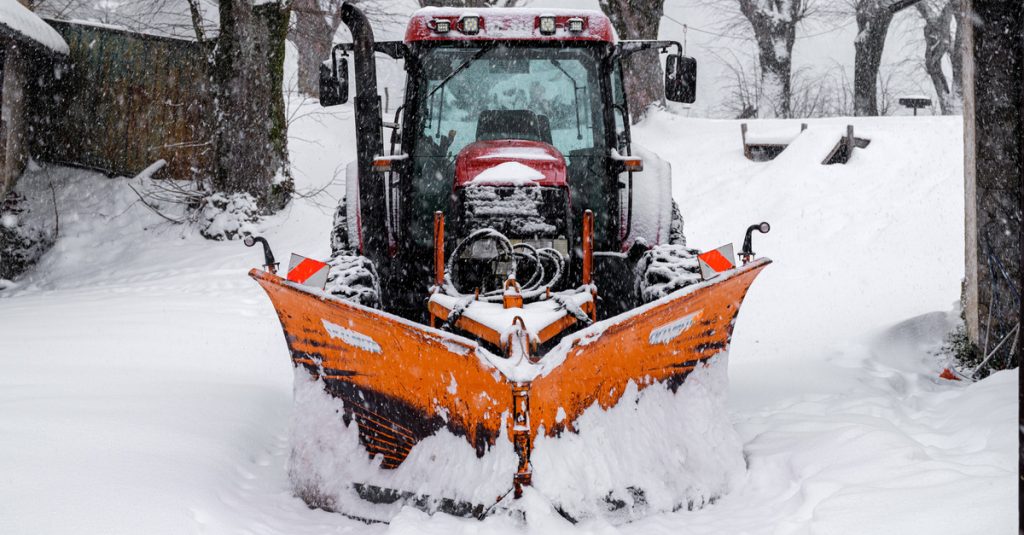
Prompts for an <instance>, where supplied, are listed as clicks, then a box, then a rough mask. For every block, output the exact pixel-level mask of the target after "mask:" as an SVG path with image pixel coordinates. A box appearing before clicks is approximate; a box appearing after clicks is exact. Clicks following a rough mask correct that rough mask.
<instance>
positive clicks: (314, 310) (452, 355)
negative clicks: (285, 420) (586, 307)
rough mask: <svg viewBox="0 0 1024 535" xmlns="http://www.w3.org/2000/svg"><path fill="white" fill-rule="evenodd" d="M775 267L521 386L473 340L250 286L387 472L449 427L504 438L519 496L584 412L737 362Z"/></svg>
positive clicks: (602, 327)
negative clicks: (740, 329)
mask: <svg viewBox="0 0 1024 535" xmlns="http://www.w3.org/2000/svg"><path fill="white" fill-rule="evenodd" d="M769 263H770V260H768V259H760V260H757V261H754V262H751V263H750V264H748V265H746V266H744V267H741V268H737V269H735V270H732V271H729V272H726V273H724V274H722V275H721V276H719V277H716V278H714V279H712V280H709V281H705V282H702V283H699V284H696V285H694V286H691V287H688V288H685V289H683V290H680V291H678V292H676V293H675V294H672V295H669V296H667V297H665V298H663V299H660V300H658V301H655V302H653V303H650V304H648V305H645V306H643V307H640V308H638V309H635V310H632V311H630V312H627V313H625V314H622V315H619V316H616V317H613V318H609V319H607V320H604V321H601V322H598V323H596V324H593V325H591V326H590V327H587V328H584V329H582V330H579V331H577V332H575V333H573V334H570V335H568V336H565V337H564V338H563V339H562V341H561V342H560V343H559V345H558V346H556V347H554V348H553V349H551V350H550V351H549V352H548V353H547V354H545V355H532V356H531V357H533V359H532V360H531V361H529V362H525V361H524V364H523V365H522V366H520V367H519V368H518V369H517V370H516V371H515V372H514V373H512V374H511V377H512V378H511V379H510V378H509V377H510V375H506V374H507V373H508V371H509V367H508V365H507V363H508V362H509V361H508V360H507V359H506V358H505V357H501V356H498V355H495V354H494V353H492V352H490V351H488V350H487V349H486V348H485V347H483V346H481V345H479V344H478V343H477V342H475V341H473V340H469V339H467V338H464V337H461V336H458V335H455V334H451V333H448V332H445V331H441V330H438V329H433V328H430V327H427V326H424V325H420V324H418V323H414V322H411V321H408V320H405V319H402V318H399V317H397V316H393V315H391V314H387V313H385V312H381V311H379V310H375V309H370V308H366V307H363V306H360V305H355V304H352V303H349V302H346V301H342V300H338V299H335V298H333V297H331V296H329V295H327V294H325V293H323V292H320V291H317V290H311V289H309V288H306V287H302V286H300V285H297V284H295V283H292V282H289V281H287V280H285V279H283V278H281V277H278V276H276V275H273V274H271V273H267V272H263V271H260V270H255V269H254V270H252V271H251V272H250V276H251V277H253V278H254V279H255V280H256V281H257V282H258V283H259V284H260V286H262V287H263V289H264V290H265V291H266V292H267V295H268V296H269V297H270V299H271V301H272V302H273V304H274V307H275V309H276V310H277V314H278V316H279V318H280V320H281V325H282V328H283V329H284V333H285V339H286V341H287V343H288V348H289V350H290V352H291V357H292V360H293V362H294V364H295V365H296V366H300V365H301V366H303V367H305V368H306V369H307V370H308V371H309V372H310V373H311V374H313V375H314V376H315V377H318V378H320V379H322V380H323V382H324V388H325V390H326V391H327V393H328V394H330V395H331V396H333V397H335V398H338V399H340V400H341V401H342V402H343V404H344V411H345V414H344V415H343V416H344V417H345V418H346V420H345V422H346V424H347V423H348V422H349V421H350V420H349V419H348V418H351V419H354V420H355V422H356V423H357V425H358V431H359V442H360V444H361V445H362V446H363V447H364V448H365V450H366V453H367V454H368V456H369V457H371V458H372V457H376V456H378V455H379V456H381V457H382V458H383V459H382V462H381V465H380V467H381V468H385V469H391V468H397V467H398V466H400V465H401V464H402V462H403V461H404V460H405V459H406V457H407V456H408V455H409V454H410V451H412V449H413V448H414V447H415V446H416V444H417V443H418V442H419V441H421V440H423V439H424V438H426V437H428V436H431V435H433V434H434V433H436V432H438V431H439V430H440V429H442V428H446V429H447V430H448V431H450V432H451V433H452V434H454V435H456V436H460V437H464V438H465V440H467V441H468V442H469V443H470V444H471V445H472V446H473V447H474V448H475V449H476V453H477V456H478V457H480V456H483V455H484V454H485V453H486V452H487V451H488V450H489V449H490V448H491V447H492V446H494V445H495V443H496V441H497V440H498V439H499V437H501V436H502V435H504V436H505V437H507V439H508V440H510V441H512V442H513V443H514V444H515V445H516V453H517V454H519V456H520V466H519V472H518V473H516V474H509V476H510V477H512V476H515V483H516V485H515V486H516V487H517V490H518V487H519V486H520V484H529V483H530V477H529V469H530V465H529V453H530V443H532V441H533V440H534V439H535V438H536V436H537V434H538V432H541V431H539V430H541V429H543V431H542V432H543V433H544V434H545V435H548V436H557V435H558V434H560V433H562V432H564V431H569V432H572V431H574V430H575V429H574V427H573V424H574V422H575V421H576V420H577V418H578V417H579V416H580V415H582V413H583V412H584V410H586V409H587V408H589V407H591V406H592V405H593V404H594V402H597V403H598V405H599V406H600V407H601V408H603V409H608V408H610V407H613V406H614V405H615V404H616V403H617V402H618V401H619V399H620V398H621V396H622V395H623V393H624V392H626V390H627V388H626V387H627V385H628V383H630V382H633V383H634V384H635V385H636V386H637V387H638V388H639V389H643V388H646V387H647V386H650V385H652V384H655V383H665V384H667V385H668V386H669V387H670V388H672V389H673V390H675V389H676V388H678V386H679V385H681V384H682V383H683V381H684V380H685V378H686V376H687V375H688V374H689V373H690V372H691V371H692V370H694V369H695V368H696V367H697V366H700V365H701V363H702V362H704V361H706V360H707V359H709V358H711V357H713V356H715V355H717V354H719V353H721V352H723V351H725V350H726V349H727V348H728V345H729V341H730V338H731V336H732V330H733V326H734V324H735V320H736V316H737V314H738V312H739V308H740V305H741V303H742V301H743V298H744V297H745V295H746V292H747V290H748V288H749V287H750V285H751V283H752V282H753V280H754V278H755V277H756V276H757V275H758V274H759V273H760V271H761V270H762V269H763V268H764V267H765V266H766V265H768V264H769ZM524 370H525V372H524ZM524 373H525V376H524ZM531 374H532V375H531ZM514 400H515V401H518V402H519V403H514ZM523 402H525V403H523ZM299 410H300V411H301V410H302V409H301V407H300V408H299ZM524 410H525V411H526V414H525V418H524V419H520V418H519V417H520V416H522V413H523V411H524ZM517 421H518V422H519V424H518V425H517V424H516V422H517ZM524 421H525V423H526V425H525V426H524V425H523V423H524ZM502 426H505V428H504V429H502ZM517 441H518V442H517Z"/></svg>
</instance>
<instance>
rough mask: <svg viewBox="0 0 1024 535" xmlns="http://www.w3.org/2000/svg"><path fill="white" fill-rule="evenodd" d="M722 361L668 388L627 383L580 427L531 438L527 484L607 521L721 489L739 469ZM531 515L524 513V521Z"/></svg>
mask: <svg viewBox="0 0 1024 535" xmlns="http://www.w3.org/2000/svg"><path fill="white" fill-rule="evenodd" d="M727 367H728V358H727V357H726V355H724V354H721V355H719V356H717V357H714V358H713V359H712V360H711V361H710V363H709V364H708V365H707V366H698V367H697V368H696V369H695V370H694V371H693V372H692V373H691V374H690V375H689V376H687V378H686V382H684V383H683V385H682V386H681V387H680V388H679V390H678V391H677V392H675V393H673V392H672V391H671V390H670V389H668V388H667V387H666V386H665V385H662V384H655V385H653V386H650V387H648V388H646V389H644V390H643V391H639V392H638V391H637V387H636V385H635V384H634V383H632V382H630V383H629V386H628V387H627V390H626V392H625V394H624V395H623V396H622V399H620V400H619V402H618V404H617V405H615V406H614V407H612V408H610V409H609V410H607V411H606V410H604V409H602V408H601V407H599V406H598V405H597V404H596V403H595V404H594V406H592V407H591V408H590V409H588V410H587V411H586V412H585V413H584V414H583V416H581V417H580V418H579V419H578V420H576V422H575V424H574V425H575V427H576V430H577V431H578V434H577V433H563V434H562V435H561V436H559V437H547V436H541V435H538V437H537V440H536V441H535V442H534V450H533V455H532V456H531V459H532V461H533V471H534V476H533V484H534V486H535V487H536V489H537V491H538V492H539V493H540V494H542V495H544V496H545V497H547V498H548V499H549V500H551V502H552V503H553V504H554V506H555V507H557V508H558V509H560V510H561V511H562V512H563V513H564V514H565V515H566V516H568V517H570V518H572V519H574V520H577V521H578V520H594V519H600V520H604V521H608V522H611V523H613V524H621V523H623V522H626V521H630V520H636V519H638V518H643V517H645V516H648V515H651V514H655V513H664V512H672V511H679V510H693V509H697V508H700V507H702V506H703V505H705V504H706V503H709V502H712V501H714V500H717V499H718V498H719V497H721V496H722V495H724V494H726V493H728V492H729V491H730V490H731V489H732V488H733V487H734V486H735V485H736V484H737V483H738V482H739V481H740V480H741V478H742V475H743V472H744V470H745V468H746V466H745V464H744V460H743V451H742V443H741V441H740V438H739V436H738V435H737V434H736V431H735V430H734V429H733V428H732V423H731V422H730V421H729V415H728V413H727V411H726V409H725V399H726V395H727V392H728V374H727ZM529 519H530V515H529V513H527V520H528V521H529Z"/></svg>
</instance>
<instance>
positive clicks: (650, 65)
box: [598, 0, 665, 123]
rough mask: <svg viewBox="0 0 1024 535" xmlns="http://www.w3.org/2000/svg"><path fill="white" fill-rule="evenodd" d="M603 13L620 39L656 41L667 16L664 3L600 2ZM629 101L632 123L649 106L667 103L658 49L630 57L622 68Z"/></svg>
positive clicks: (639, 0) (647, 0)
mask: <svg viewBox="0 0 1024 535" xmlns="http://www.w3.org/2000/svg"><path fill="white" fill-rule="evenodd" d="M598 3H599V4H600V5H601V10H602V11H604V12H605V14H606V15H608V18H609V19H611V21H612V25H613V26H614V27H615V31H616V33H618V34H619V38H620V39H657V38H658V25H659V24H660V23H661V16H662V14H664V12H665V9H664V4H665V2H664V0H599V2H598ZM622 68H623V74H624V76H625V83H626V98H627V103H628V106H629V109H630V115H631V116H632V121H633V123H636V122H638V121H639V120H640V119H642V118H643V116H644V114H645V113H646V111H647V107H648V106H650V105H651V104H654V103H655V102H664V100H665V85H664V82H663V81H662V80H663V77H664V74H663V71H662V70H661V58H660V57H659V56H658V51H657V50H645V51H642V52H637V53H635V54H633V55H631V56H629V57H628V58H627V59H626V61H624V62H623V65H622Z"/></svg>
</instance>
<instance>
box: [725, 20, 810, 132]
mask: <svg viewBox="0 0 1024 535" xmlns="http://www.w3.org/2000/svg"><path fill="white" fill-rule="evenodd" d="M739 3H740V11H741V12H742V13H743V16H744V17H746V19H747V20H748V21H749V22H750V27H751V28H752V29H753V30H754V40H755V41H756V42H757V57H758V60H759V63H760V65H761V91H760V93H759V94H758V98H757V115H758V117H790V115H791V111H790V104H791V102H790V101H791V99H792V87H791V84H792V69H793V62H792V53H793V43H794V42H796V25H797V23H798V22H800V20H801V19H802V18H803V17H804V15H805V7H806V6H805V5H804V2H803V1H801V0H793V1H791V2H772V1H764V0H739Z"/></svg>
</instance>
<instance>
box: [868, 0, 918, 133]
mask: <svg viewBox="0 0 1024 535" xmlns="http://www.w3.org/2000/svg"><path fill="white" fill-rule="evenodd" d="M919 1H921V0H854V3H853V10H854V16H855V18H856V19H857V38H856V39H855V40H854V42H853V47H854V58H853V95H854V97H853V101H854V113H855V114H856V115H878V68H879V67H880V66H881V64H882V51H883V50H884V48H885V37H886V35H887V34H888V33H889V24H891V23H892V18H893V16H895V15H896V13H899V12H900V11H902V10H904V9H906V8H908V7H911V6H913V5H914V4H916V3H917V2H919Z"/></svg>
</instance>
